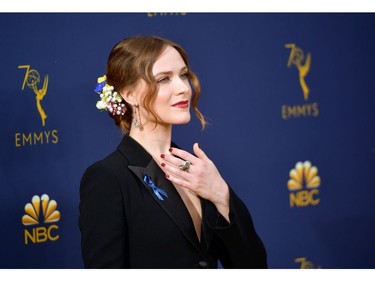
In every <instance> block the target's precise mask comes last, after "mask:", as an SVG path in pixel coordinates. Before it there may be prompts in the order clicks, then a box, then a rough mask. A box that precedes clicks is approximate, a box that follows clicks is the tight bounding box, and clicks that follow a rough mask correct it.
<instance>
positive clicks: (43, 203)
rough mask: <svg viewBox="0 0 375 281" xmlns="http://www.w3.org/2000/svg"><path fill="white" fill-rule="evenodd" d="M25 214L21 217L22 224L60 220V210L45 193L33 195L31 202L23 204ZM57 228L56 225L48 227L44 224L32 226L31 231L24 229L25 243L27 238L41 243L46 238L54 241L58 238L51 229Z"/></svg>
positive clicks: (27, 240) (32, 224)
mask: <svg viewBox="0 0 375 281" xmlns="http://www.w3.org/2000/svg"><path fill="white" fill-rule="evenodd" d="M25 213H26V214H25V215H24V216H23V217H22V224H23V225H25V226H35V225H38V224H40V223H44V224H51V223H55V222H58V221H59V220H60V217H61V215H60V212H59V211H58V210H57V203H56V201H55V200H50V199H49V196H48V195H47V194H43V195H42V196H41V197H39V196H37V195H34V196H33V198H32V199H31V203H27V204H26V205H25ZM56 229H58V226H57V225H54V224H53V225H50V226H49V227H48V228H46V227H44V226H40V227H36V228H32V231H31V233H30V232H29V231H28V230H27V229H25V245H27V244H28V242H29V240H31V241H32V242H33V243H43V242H46V241H47V240H51V241H55V240H57V239H59V235H54V236H53V235H52V233H51V232H52V230H56Z"/></svg>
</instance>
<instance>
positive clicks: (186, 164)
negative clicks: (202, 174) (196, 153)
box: [180, 160, 190, 172]
mask: <svg viewBox="0 0 375 281" xmlns="http://www.w3.org/2000/svg"><path fill="white" fill-rule="evenodd" d="M189 168H190V162H189V161H187V160H186V161H185V162H184V164H181V165H180V170H181V171H184V172H188V171H189Z"/></svg>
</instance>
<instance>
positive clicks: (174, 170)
mask: <svg viewBox="0 0 375 281" xmlns="http://www.w3.org/2000/svg"><path fill="white" fill-rule="evenodd" d="M161 167H162V169H163V171H164V172H165V173H166V174H168V175H174V176H175V177H177V178H180V179H184V180H187V181H190V180H192V174H191V173H190V172H191V171H192V170H191V169H192V166H190V167H189V169H188V170H186V171H183V170H181V169H180V167H179V166H175V165H173V164H169V163H167V162H163V163H161Z"/></svg>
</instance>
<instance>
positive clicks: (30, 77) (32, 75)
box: [18, 65, 48, 127]
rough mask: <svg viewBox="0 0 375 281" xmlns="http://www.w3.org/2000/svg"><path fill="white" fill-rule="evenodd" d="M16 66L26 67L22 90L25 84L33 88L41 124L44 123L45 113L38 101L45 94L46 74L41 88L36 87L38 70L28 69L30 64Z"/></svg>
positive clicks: (46, 86) (38, 78)
mask: <svg viewBox="0 0 375 281" xmlns="http://www.w3.org/2000/svg"><path fill="white" fill-rule="evenodd" d="M18 68H26V74H25V79H24V80H23V84H22V90H24V88H25V85H27V86H28V87H29V88H30V89H31V90H33V92H34V94H35V99H36V107H37V109H38V112H39V114H40V118H41V119H42V126H43V127H44V125H45V124H46V118H47V115H46V113H45V111H44V109H43V108H42V105H41V104H40V102H41V101H42V100H43V98H44V96H45V95H46V94H47V88H48V75H46V76H45V77H44V82H43V87H42V88H41V89H39V88H38V84H39V83H40V75H39V72H38V71H37V70H35V69H30V65H19V66H18Z"/></svg>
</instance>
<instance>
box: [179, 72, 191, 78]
mask: <svg viewBox="0 0 375 281" xmlns="http://www.w3.org/2000/svg"><path fill="white" fill-rule="evenodd" d="M180 77H181V78H184V79H187V78H189V72H188V71H186V72H184V73H181V74H180Z"/></svg>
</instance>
